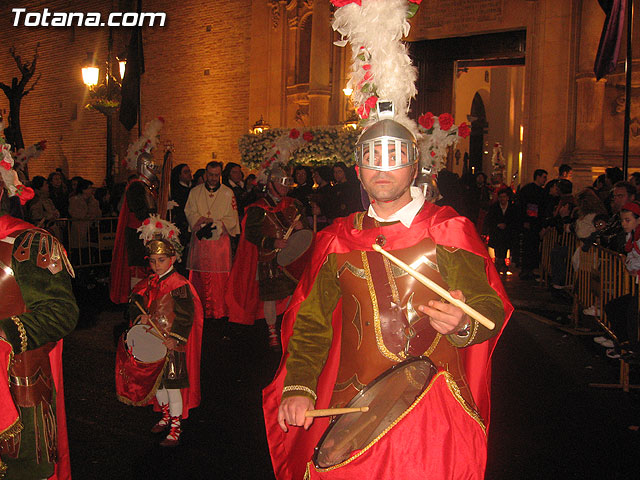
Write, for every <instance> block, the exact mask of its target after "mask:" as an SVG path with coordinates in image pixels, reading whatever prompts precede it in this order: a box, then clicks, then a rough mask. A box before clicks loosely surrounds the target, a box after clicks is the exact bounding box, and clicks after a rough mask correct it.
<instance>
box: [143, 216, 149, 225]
mask: <svg viewBox="0 0 640 480" xmlns="http://www.w3.org/2000/svg"><path fill="white" fill-rule="evenodd" d="M150 223H151V220H149V219H148V218H147V219H146V220H145V221H144V222H142V224H143V225H149V224H150Z"/></svg>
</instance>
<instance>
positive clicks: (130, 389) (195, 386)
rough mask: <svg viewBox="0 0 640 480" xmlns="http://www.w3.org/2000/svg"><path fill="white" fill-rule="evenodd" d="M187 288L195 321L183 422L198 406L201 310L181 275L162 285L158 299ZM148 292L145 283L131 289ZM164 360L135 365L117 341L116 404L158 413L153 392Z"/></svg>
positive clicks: (194, 293) (190, 336) (138, 292)
mask: <svg viewBox="0 0 640 480" xmlns="http://www.w3.org/2000/svg"><path fill="white" fill-rule="evenodd" d="M185 284H187V285H189V288H190V290H191V294H192V295H193V304H194V318H193V325H192V326H191V332H190V333H189V338H188V339H187V352H186V356H187V374H188V376H189V387H188V388H182V389H181V390H180V392H181V393H182V408H183V410H182V418H188V417H189V409H191V408H195V407H197V406H198V405H200V354H201V348H202V326H203V321H202V306H201V303H200V298H199V297H198V294H197V293H196V291H195V289H194V288H193V285H191V284H190V283H189V282H188V281H187V279H186V278H184V277H183V276H182V275H178V274H173V275H171V277H169V278H167V279H166V280H165V281H164V282H162V283H161V285H162V287H161V291H160V293H159V294H160V295H163V294H165V293H168V292H171V291H172V290H175V289H176V288H179V287H181V286H183V285H185ZM146 288H147V282H146V281H145V282H140V283H139V284H138V285H136V287H135V288H134V293H137V294H140V295H143V294H144V291H145V289H146ZM164 364H165V359H162V360H160V361H158V362H154V363H143V362H139V361H137V360H136V359H135V358H133V356H132V355H131V354H129V352H127V349H126V347H125V345H124V340H123V337H120V340H119V341H118V348H117V351H116V368H115V376H116V394H117V396H118V400H120V401H121V402H123V403H126V404H128V405H134V406H144V405H150V404H152V405H153V406H154V409H156V410H159V409H160V408H159V406H158V403H157V401H156V399H155V395H156V391H157V389H158V386H159V385H160V381H161V378H162V370H163V368H164Z"/></svg>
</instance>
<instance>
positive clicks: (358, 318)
mask: <svg viewBox="0 0 640 480" xmlns="http://www.w3.org/2000/svg"><path fill="white" fill-rule="evenodd" d="M351 296H352V297H353V301H354V302H356V313H355V314H354V315H353V320H351V323H353V326H354V327H355V328H356V331H357V332H358V348H357V350H360V345H361V344H362V309H361V308H360V302H359V301H358V298H357V297H356V296H355V295H353V294H351Z"/></svg>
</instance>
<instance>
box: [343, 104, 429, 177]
mask: <svg viewBox="0 0 640 480" xmlns="http://www.w3.org/2000/svg"><path fill="white" fill-rule="evenodd" d="M378 112H379V113H378V121H377V122H375V123H373V124H371V125H370V126H368V127H367V128H365V129H364V131H363V132H362V134H361V135H360V138H358V141H357V143H356V151H355V155H356V163H357V165H358V166H359V167H360V168H370V169H373V170H384V171H388V170H396V169H398V168H404V167H408V166H411V165H414V164H415V163H417V161H418V144H417V142H416V137H415V136H414V134H413V133H411V131H410V130H409V129H408V128H407V127H405V126H404V125H403V124H401V123H399V122H397V121H396V120H394V119H393V118H394V108H393V104H392V103H391V102H385V101H382V100H378Z"/></svg>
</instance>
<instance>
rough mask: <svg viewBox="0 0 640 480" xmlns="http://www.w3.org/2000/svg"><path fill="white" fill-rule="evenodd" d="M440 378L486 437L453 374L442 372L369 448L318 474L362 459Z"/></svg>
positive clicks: (481, 425)
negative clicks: (461, 393) (443, 378)
mask: <svg viewBox="0 0 640 480" xmlns="http://www.w3.org/2000/svg"><path fill="white" fill-rule="evenodd" d="M440 376H444V377H445V380H446V382H447V387H448V388H449V391H450V392H451V393H452V394H453V396H454V398H456V400H458V402H460V404H461V406H462V408H463V409H464V410H465V411H466V412H467V413H468V414H469V416H470V417H471V418H473V419H474V420H475V421H476V422H478V424H479V425H480V428H482V431H483V432H484V434H485V435H486V434H487V430H486V427H485V426H484V423H483V422H482V419H481V418H480V416H479V415H478V414H477V413H476V412H475V411H474V410H473V409H472V408H470V407H469V406H468V405H466V402H465V401H464V399H463V398H462V395H460V389H459V388H458V386H457V385H456V382H455V381H454V380H453V377H452V376H451V374H450V373H449V372H445V371H442V372H438V373H437V374H436V375H435V376H434V377H433V378H432V379H431V382H430V383H429V385H428V386H427V388H426V389H425V390H424V392H422V393H421V394H420V396H419V397H418V398H416V400H415V401H414V402H413V403H412V404H411V405H410V406H409V408H407V409H406V410H405V411H404V412H403V413H402V414H401V415H400V416H399V417H398V418H396V419H395V420H394V421H393V422H392V423H391V424H390V425H389V426H388V427H387V428H385V429H384V430H383V431H382V432H381V433H380V435H378V436H377V437H376V438H374V439H373V440H372V441H371V442H370V443H369V444H368V445H367V446H365V447H364V448H363V449H361V450H359V451H358V453H356V454H354V455H352V456H350V457H349V458H348V459H346V460H345V461H343V462H341V463H338V464H336V465H332V466H331V467H326V468H320V467H315V468H316V471H318V472H330V471H331V470H335V469H336V468H340V467H343V466H344V465H347V464H349V463H351V462H352V461H354V460H355V459H356V458H358V457H360V456H361V455H363V454H364V453H365V452H367V451H368V450H369V449H370V448H371V447H373V446H374V445H375V444H376V443H378V441H379V440H380V439H381V438H382V437H384V436H385V435H386V434H387V433H388V432H389V430H391V429H392V428H393V427H395V426H396V425H397V424H398V422H400V420H402V419H403V418H404V417H406V416H407V415H408V414H409V413H411V411H412V410H413V409H414V408H415V407H416V406H417V405H418V403H419V402H420V401H421V400H422V399H423V398H424V396H425V395H426V394H427V393H429V391H430V390H431V387H433V385H434V384H435V382H436V380H437V379H438V377H440Z"/></svg>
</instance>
